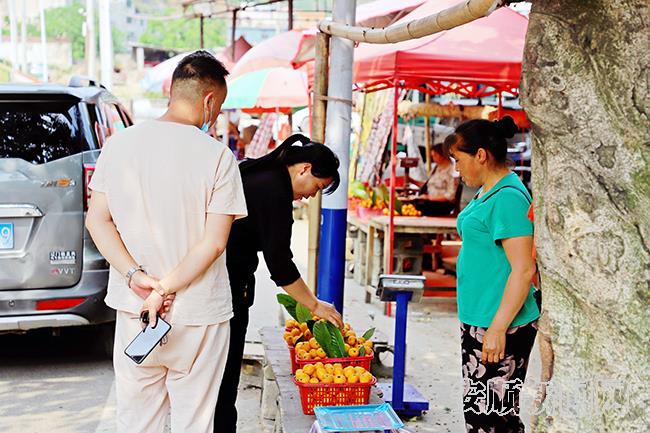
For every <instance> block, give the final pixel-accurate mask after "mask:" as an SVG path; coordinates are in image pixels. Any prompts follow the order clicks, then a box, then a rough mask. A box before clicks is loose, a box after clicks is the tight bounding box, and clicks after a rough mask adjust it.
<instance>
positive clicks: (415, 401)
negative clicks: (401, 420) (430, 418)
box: [375, 382, 429, 418]
mask: <svg viewBox="0 0 650 433" xmlns="http://www.w3.org/2000/svg"><path fill="white" fill-rule="evenodd" d="M375 386H376V387H377V388H378V389H379V390H380V391H381V392H382V394H383V397H382V399H383V400H384V401H385V402H386V403H388V404H390V405H392V404H393V402H392V400H393V384H392V383H385V382H382V383H377V385H375ZM403 400H404V401H403V403H402V404H403V408H394V409H395V412H397V413H399V414H400V416H403V417H408V418H411V417H414V416H421V415H422V412H424V411H427V410H429V401H428V400H427V399H426V397H424V396H423V395H422V394H420V391H418V390H417V389H416V388H415V387H414V386H413V385H409V384H408V383H405V384H404V399H403Z"/></svg>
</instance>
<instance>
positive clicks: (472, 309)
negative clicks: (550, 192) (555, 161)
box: [456, 173, 539, 328]
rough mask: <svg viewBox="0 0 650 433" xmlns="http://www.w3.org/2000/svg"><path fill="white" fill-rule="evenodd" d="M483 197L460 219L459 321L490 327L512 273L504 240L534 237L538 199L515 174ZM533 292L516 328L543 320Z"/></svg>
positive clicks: (477, 198) (457, 268)
mask: <svg viewBox="0 0 650 433" xmlns="http://www.w3.org/2000/svg"><path fill="white" fill-rule="evenodd" d="M479 194H480V191H479ZM479 194H477V195H476V197H474V199H473V200H472V201H470V202H469V204H468V205H467V207H465V209H463V211H462V212H461V213H460V214H459V215H458V221H457V227H458V233H459V234H460V236H461V239H462V241H463V245H462V247H461V249H460V253H459V254H458V263H457V266H456V274H457V281H458V284H457V285H458V294H457V295H458V296H457V300H458V318H459V319H460V321H461V322H463V323H466V324H468V325H473V326H480V327H483V328H488V327H489V326H490V323H492V319H493V318H494V315H495V314H496V311H497V309H498V308H499V305H500V304H501V298H502V297H503V292H504V290H505V287H506V281H507V280H508V276H509V275H510V272H511V270H512V268H511V267H510V262H508V258H507V257H506V253H505V250H504V249H503V246H502V245H501V240H502V239H507V238H513V237H518V236H532V235H533V223H532V222H531V221H530V220H529V219H528V216H527V215H528V207H529V206H530V203H531V200H532V199H531V197H530V194H529V193H528V191H527V190H526V188H525V187H524V185H523V183H521V181H520V180H519V177H517V175H516V174H514V173H510V174H508V175H506V176H504V177H503V179H501V180H500V181H499V182H498V183H497V184H496V185H494V187H492V188H491V189H490V190H489V191H488V192H487V193H485V194H484V195H482V196H481V197H478V195H479ZM533 291H534V288H533V286H532V285H531V287H530V291H529V293H528V297H527V298H526V301H525V302H524V305H523V307H522V308H521V310H519V313H518V314H517V316H516V317H515V319H514V320H513V322H512V324H511V325H510V326H511V327H513V326H519V325H524V324H526V323H530V322H532V321H533V320H536V319H537V318H538V317H539V309H538V308H537V303H536V302H535V298H534V296H533Z"/></svg>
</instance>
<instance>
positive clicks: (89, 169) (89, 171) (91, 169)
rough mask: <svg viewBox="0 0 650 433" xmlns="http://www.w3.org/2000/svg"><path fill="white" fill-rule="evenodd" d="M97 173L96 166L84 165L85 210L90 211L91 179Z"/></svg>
mask: <svg viewBox="0 0 650 433" xmlns="http://www.w3.org/2000/svg"><path fill="white" fill-rule="evenodd" d="M94 173H95V164H84V210H88V200H90V189H89V188H88V185H89V184H90V179H91V178H92V177H93V174H94Z"/></svg>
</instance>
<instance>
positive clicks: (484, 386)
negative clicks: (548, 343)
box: [461, 320, 537, 433]
mask: <svg viewBox="0 0 650 433" xmlns="http://www.w3.org/2000/svg"><path fill="white" fill-rule="evenodd" d="M485 331H486V329H485V328H480V327H478V326H471V325H467V324H465V323H461V349H462V363H463V379H464V385H465V386H464V391H463V412H464V415H465V428H466V430H467V433H481V432H494V433H524V432H525V428H524V423H523V422H522V420H521V418H520V417H519V394H520V391H521V389H522V387H523V384H524V380H525V379H526V371H527V370H528V359H529V358H530V351H531V349H532V348H533V344H534V343H535V336H536V335H537V321H536V320H535V321H534V322H531V323H527V324H525V325H521V326H517V327H516V328H510V329H508V331H507V332H506V350H505V357H504V359H503V360H502V361H501V362H499V363H497V364H487V365H485V364H482V363H481V350H482V348H483V336H484V335H485Z"/></svg>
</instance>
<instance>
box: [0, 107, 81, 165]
mask: <svg viewBox="0 0 650 433" xmlns="http://www.w3.org/2000/svg"><path fill="white" fill-rule="evenodd" d="M80 123H81V122H80V121H79V109H78V107H77V102H76V101H30V102H16V101H9V100H6V101H0V158H20V159H24V160H25V161H28V162H31V163H32V164H44V163H47V162H50V161H54V160H57V159H60V158H65V157H67V156H70V155H74V154H77V153H80V152H82V151H83V150H84V145H83V143H82V140H81V131H80V130H79V125H80Z"/></svg>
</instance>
